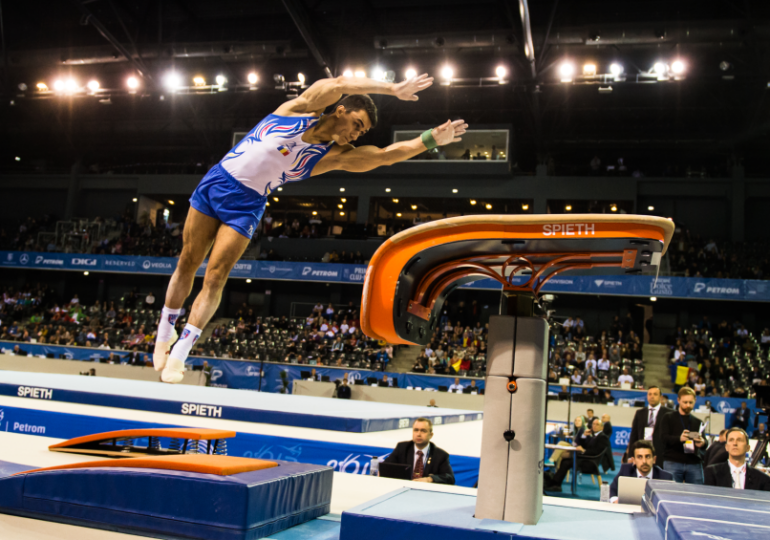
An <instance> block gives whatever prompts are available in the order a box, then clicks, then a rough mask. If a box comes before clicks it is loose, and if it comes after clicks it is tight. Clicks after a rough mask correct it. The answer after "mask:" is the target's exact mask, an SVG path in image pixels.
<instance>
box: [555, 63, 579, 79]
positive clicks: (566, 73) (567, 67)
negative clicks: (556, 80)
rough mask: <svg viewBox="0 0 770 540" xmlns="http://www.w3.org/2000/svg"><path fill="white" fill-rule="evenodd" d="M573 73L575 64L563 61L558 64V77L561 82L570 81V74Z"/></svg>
mask: <svg viewBox="0 0 770 540" xmlns="http://www.w3.org/2000/svg"><path fill="white" fill-rule="evenodd" d="M574 74H575V65H574V64H572V63H571V62H564V63H562V65H560V66H559V77H561V82H564V83H568V82H572V76H573V75H574Z"/></svg>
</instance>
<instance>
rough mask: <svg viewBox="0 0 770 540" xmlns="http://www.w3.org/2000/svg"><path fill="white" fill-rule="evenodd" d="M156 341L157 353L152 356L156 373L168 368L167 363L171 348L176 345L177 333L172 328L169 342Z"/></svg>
mask: <svg viewBox="0 0 770 540" xmlns="http://www.w3.org/2000/svg"><path fill="white" fill-rule="evenodd" d="M159 338H160V336H158V338H156V341H155V352H154V353H153V355H152V363H153V365H154V366H155V371H162V370H163V368H165V367H166V361H167V360H168V352H169V351H170V350H171V346H172V345H173V344H174V342H175V341H176V338H177V333H176V330H174V328H173V327H172V328H171V335H170V336H169V339H168V341H157V339H159Z"/></svg>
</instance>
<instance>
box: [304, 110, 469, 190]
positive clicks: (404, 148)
mask: <svg viewBox="0 0 770 540" xmlns="http://www.w3.org/2000/svg"><path fill="white" fill-rule="evenodd" d="M467 128H468V124H466V123H465V120H455V121H454V122H453V121H451V120H447V121H446V122H445V123H443V124H441V125H440V126H438V127H435V128H433V129H432V130H430V135H431V137H432V138H433V141H435V144H433V141H430V137H427V136H426V135H425V134H423V136H420V137H417V138H415V139H412V140H410V141H401V142H397V143H394V144H391V145H390V146H386V147H385V148H378V147H376V146H361V147H359V148H355V147H353V145H350V144H346V145H343V146H342V147H341V149H340V151H338V152H336V153H334V154H332V153H331V152H330V153H329V155H327V156H325V157H324V158H323V159H321V161H319V162H318V165H316V166H315V168H314V169H313V176H316V175H319V174H323V173H325V172H328V171H333V170H339V171H348V172H366V171H371V170H372V169H376V168H377V167H382V166H385V165H393V164H394V163H398V162H400V161H406V160H407V159H410V158H413V157H414V156H416V155H418V154H421V153H423V152H425V150H427V149H428V148H429V147H430V148H433V147H435V146H444V145H447V144H449V143H453V142H460V140H461V138H460V137H461V136H462V135H463V134H464V133H465V130H466V129H467Z"/></svg>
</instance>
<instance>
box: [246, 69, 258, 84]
mask: <svg viewBox="0 0 770 540" xmlns="http://www.w3.org/2000/svg"><path fill="white" fill-rule="evenodd" d="M246 80H248V81H249V84H257V81H258V80H259V77H257V74H256V73H254V72H252V73H249V75H248V77H247V78H246Z"/></svg>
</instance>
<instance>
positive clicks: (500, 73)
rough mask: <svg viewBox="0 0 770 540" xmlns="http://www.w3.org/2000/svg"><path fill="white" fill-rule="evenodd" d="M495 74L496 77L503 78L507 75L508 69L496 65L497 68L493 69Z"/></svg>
mask: <svg viewBox="0 0 770 540" xmlns="http://www.w3.org/2000/svg"><path fill="white" fill-rule="evenodd" d="M495 75H497V78H498V79H504V78H505V76H506V75H508V70H507V69H505V66H497V69H495Z"/></svg>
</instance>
